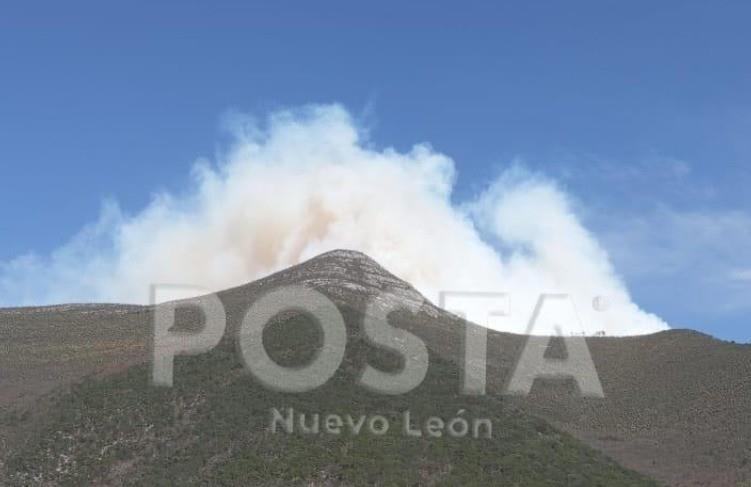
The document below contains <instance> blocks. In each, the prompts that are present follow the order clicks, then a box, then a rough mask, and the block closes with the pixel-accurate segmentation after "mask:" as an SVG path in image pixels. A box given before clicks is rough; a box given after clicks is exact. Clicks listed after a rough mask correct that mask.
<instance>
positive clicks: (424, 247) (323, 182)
mask: <svg viewBox="0 0 751 487" xmlns="http://www.w3.org/2000/svg"><path fill="white" fill-rule="evenodd" d="M234 125H235V130H234V133H235V136H236V138H235V142H234V144H233V145H232V146H231V147H230V148H229V150H228V151H227V152H226V154H225V155H223V156H222V157H221V159H222V160H220V161H217V163H216V164H215V165H210V164H208V163H200V164H197V165H196V167H195V168H194V171H193V175H194V181H195V183H194V185H193V187H192V188H191V189H190V191H188V192H186V194H183V195H179V196H173V195H169V194H160V195H158V196H157V197H155V198H154V200H153V201H152V202H151V204H150V205H149V206H148V207H147V208H146V209H144V210H143V211H141V212H140V213H138V214H136V215H132V216H126V215H123V214H122V213H121V212H120V210H119V209H118V208H117V205H116V204H114V203H108V204H106V205H105V206H104V209H103V211H102V215H101V217H100V220H99V221H98V222H96V223H94V224H92V225H90V226H89V227H87V228H85V229H83V230H82V231H81V232H80V233H79V235H77V236H76V237H75V238H74V239H73V240H72V241H71V242H70V243H69V244H67V245H66V246H64V247H63V248H61V249H59V250H58V251H56V252H55V253H53V254H52V255H50V256H48V257H39V256H34V255H29V256H24V257H21V258H18V259H15V260H13V261H11V262H7V263H0V291H1V292H2V294H0V300H2V302H3V304H6V305H21V304H23V305H27V304H43V303H59V302H82V301H109V302H134V303H144V302H147V301H148V299H149V289H150V284H151V283H184V284H190V285H197V286H202V287H205V288H208V289H212V290H220V289H224V288H227V287H231V286H235V285H239V284H242V283H245V282H247V281H250V280H253V279H256V278H259V277H262V276H264V275H266V274H268V273H271V272H273V271H276V270H279V269H282V268H284V267H287V266H289V265H292V264H295V263H298V262H301V261H303V260H305V259H308V258H310V257H314V256H315V255H317V254H319V253H322V252H325V251H328V250H332V249H336V248H347V249H354V250H360V251H362V252H364V253H366V254H368V255H370V256H371V257H373V258H374V259H375V260H377V261H378V262H379V263H381V264H382V265H383V266H385V267H386V268H387V269H389V270H390V271H392V272H393V273H394V274H396V275H397V276H399V277H401V278H403V279H405V280H407V281H408V282H410V283H412V284H413V285H415V287H417V288H418V289H419V290H420V291H422V292H423V293H424V294H425V295H426V296H427V297H428V298H429V299H431V300H433V301H434V302H435V301H436V299H437V294H438V292H439V291H440V290H452V291H502V292H506V293H508V295H509V297H508V303H507V304H508V310H507V311H509V312H510V316H509V317H508V318H504V319H503V320H502V321H500V322H499V323H498V324H496V325H495V326H496V327H499V328H504V329H507V330H509V331H517V332H520V331H524V330H525V329H526V327H527V322H528V321H529V318H530V316H531V314H532V310H533V309H534V307H535V303H536V302H537V300H538V298H539V296H540V294H541V293H566V294H568V295H570V296H571V297H572V302H573V303H574V304H575V307H576V311H577V313H578V315H579V317H580V318H581V322H582V324H583V327H584V331H586V332H589V333H594V332H597V331H604V332H606V333H607V334H609V335H622V334H639V333H648V332H653V331H657V330H660V329H665V328H666V325H665V323H663V322H662V321H661V320H660V319H659V318H657V317H655V316H653V315H651V314H648V313H645V312H644V311H642V310H640V309H639V308H638V307H637V306H636V305H635V304H634V303H633V302H632V301H631V299H630V297H629V294H628V291H627V290H626V288H625V287H624V285H623V284H622V282H621V280H620V279H619V278H618V276H617V275H616V274H615V272H614V270H613V268H612V266H611V264H610V262H609V259H608V256H607V254H606V252H605V251H604V250H603V249H602V248H601V247H600V246H599V245H598V243H597V242H596V240H595V239H594V238H593V236H592V235H591V234H590V233H589V232H588V231H587V230H586V229H585V228H584V227H583V226H582V225H581V223H580V222H579V220H578V219H577V217H576V215H574V213H572V210H571V206H570V204H569V201H568V198H567V196H566V195H565V194H564V193H563V192H562V191H561V190H560V189H559V188H557V187H556V185H555V184H554V183H553V182H551V181H549V180H545V179H543V178H540V177H538V176H534V175H530V174H528V173H525V172H524V171H523V170H520V169H518V168H517V169H511V170H509V171H507V172H506V173H505V174H503V175H501V176H500V177H499V179H498V180H497V181H495V182H494V183H493V184H492V185H490V186H489V187H488V188H487V189H486V191H484V192H483V194H480V195H477V196H476V198H474V199H473V200H472V201H466V202H464V203H463V204H461V205H459V206H457V205H455V204H452V202H451V192H452V188H453V185H454V180H455V166H454V163H453V161H452V160H451V159H450V158H449V157H447V156H445V155H443V154H440V153H438V152H436V151H435V150H433V149H432V148H431V147H430V146H428V145H417V146H415V147H413V148H412V149H411V150H410V151H409V152H407V153H401V152H398V151H396V150H393V149H383V150H381V149H376V148H373V147H371V145H370V144H369V143H368V140H367V136H366V134H365V133H363V131H362V130H360V129H359V128H358V126H357V124H356V123H355V122H354V121H353V119H352V117H351V116H350V115H349V114H348V113H347V111H346V110H344V109H343V108H341V107H340V106H337V105H326V106H308V107H305V108H302V109H299V110H293V111H283V112H277V113H274V114H273V115H271V116H270V117H269V118H268V120H267V121H266V122H265V123H264V124H262V125H258V124H255V123H251V122H250V121H249V119H241V118H238V120H236V123H235V124H234ZM489 242H490V243H489ZM593 300H594V301H593ZM593 302H594V306H593ZM598 304H599V305H598ZM537 331H539V330H537Z"/></svg>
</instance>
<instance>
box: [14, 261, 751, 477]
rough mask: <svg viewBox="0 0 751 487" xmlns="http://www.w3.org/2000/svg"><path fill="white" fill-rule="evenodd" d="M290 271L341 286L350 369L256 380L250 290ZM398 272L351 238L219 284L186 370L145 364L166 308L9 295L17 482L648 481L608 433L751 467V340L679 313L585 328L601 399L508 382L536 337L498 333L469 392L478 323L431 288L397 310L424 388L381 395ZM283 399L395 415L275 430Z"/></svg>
mask: <svg viewBox="0 0 751 487" xmlns="http://www.w3.org/2000/svg"><path fill="white" fill-rule="evenodd" d="M287 284H303V285H306V286H311V287H314V288H316V289H318V290H320V291H322V292H324V293H325V294H327V295H328V296H330V297H331V298H332V299H333V300H334V301H335V302H336V303H337V305H338V307H339V308H340V309H341V311H342V314H343V315H344V317H345V321H346V324H347V331H348V335H349V341H348V346H347V351H346V354H345V359H344V362H343V364H342V366H341V367H340V369H339V371H338V372H337V374H336V375H335V376H334V378H333V379H332V380H331V381H329V382H328V383H327V384H326V385H324V386H322V387H321V388H319V389H316V390H315V391H313V392H309V393H304V394H284V393H278V392H274V391H271V390H268V389H267V388H264V387H262V386H261V385H259V384H258V383H257V382H256V381H255V380H254V379H253V378H251V377H250V376H249V375H248V374H247V373H246V372H245V371H244V369H243V366H242V362H241V361H240V359H239V358H238V355H237V353H236V350H235V344H234V343H233V338H234V333H233V332H232V330H233V329H234V328H236V327H237V325H238V323H239V322H240V320H241V318H242V316H243V315H244V313H245V310H246V309H247V307H248V306H249V304H250V303H252V302H253V301H254V300H255V299H257V298H258V297H259V296H261V295H263V294H264V293H265V292H266V291H268V290H270V289H274V288H275V287H277V286H280V285H287ZM386 289H397V290H398V292H397V293H396V296H395V297H394V298H393V299H395V300H398V301H402V302H404V301H416V302H421V301H422V299H421V297H420V296H419V294H417V293H416V291H414V289H412V288H411V287H410V286H409V285H407V284H406V283H404V282H402V281H400V280H398V279H397V278H395V277H394V276H392V275H391V274H389V273H388V272H386V271H385V270H383V269H382V268H380V267H379V266H378V265H377V264H376V263H374V262H373V261H372V260H370V259H368V258H367V257H365V256H363V255H362V254H358V253H355V252H346V251H336V252H330V253H328V254H324V255H322V256H320V257H318V258H315V259H313V260H311V261H308V262H305V263H303V264H300V265H298V266H295V267H292V268H290V269H287V270H285V271H282V272H280V273H277V274H274V275H272V276H269V277H268V278H265V279H262V280H259V281H256V282H254V283H251V284H248V285H246V286H242V287H239V288H234V289H231V290H228V291H225V292H223V293H220V299H221V300H222V302H223V303H224V305H225V307H226V309H227V310H228V331H227V334H226V335H225V339H224V340H223V342H222V343H221V344H220V346H219V347H217V348H216V349H215V350H214V351H212V352H210V353H207V354H204V355H199V356H195V357H180V358H178V359H177V360H176V364H175V386H174V387H173V388H172V389H163V388H155V387H153V386H151V385H150V384H149V373H150V368H149V366H148V342H149V337H150V333H151V322H152V319H153V310H152V309H151V308H148V307H122V306H70V307H62V308H61V307H57V308H36V309H18V310H3V311H0V340H1V343H2V344H3V345H2V346H3V349H2V353H1V354H0V370H2V371H3V373H1V374H0V408H2V411H0V413H2V422H0V441H2V444H1V446H2V453H3V454H2V456H1V457H0V461H2V462H3V465H2V470H3V472H2V475H3V479H4V483H5V484H11V485H14V484H15V485H29V484H42V485H57V484H69V485H81V484H95V485H129V484H140V485H160V484H161V485H176V484H179V485H182V484H187V485H191V484H208V485H221V484H225V485H288V484H290V483H297V484H306V485H308V484H313V485H339V484H345V485H352V484H363V483H366V484H372V483H381V484H386V485H389V484H403V485H419V484H427V485H430V484H438V483H444V484H448V485H457V484H476V485H650V484H651V482H650V481H649V480H646V478H644V477H641V476H640V475H639V474H636V473H633V472H629V471H628V470H625V469H624V468H623V467H621V466H619V465H618V464H616V463H615V462H613V461H612V460H610V459H609V458H608V456H605V455H603V454H602V453H598V452H596V450H595V449H593V448H592V447H594V448H596V449H600V450H601V451H604V452H605V453H607V454H608V455H609V456H610V457H612V458H614V459H615V460H616V461H618V462H619V463H620V464H621V465H623V466H625V467H627V468H631V469H635V470H638V471H641V472H642V473H643V474H647V475H648V476H650V477H652V478H655V479H658V480H661V481H664V482H667V483H670V484H673V485H736V484H738V483H739V482H741V481H743V480H744V479H745V478H747V477H748V475H749V472H750V471H751V470H749V469H750V468H751V465H749V464H748V459H749V452H750V451H751V443H750V442H749V437H750V435H749V433H751V429H750V428H749V421H748V420H747V419H746V416H747V413H748V411H749V406H751V404H750V403H749V392H751V391H749V389H750V388H751V384H749V379H748V377H749V373H751V370H750V367H751V350H749V349H748V348H746V347H742V346H736V345H731V344H726V343H722V342H718V341H715V340H712V339H711V338H709V337H706V336H703V335H699V334H695V333H691V332H681V331H672V332H667V333H661V334H656V335H651V336H644V337H635V338H593V339H589V340H588V343H589V345H590V348H591V350H592V355H593V359H594V360H595V364H596V367H597V370H598V372H599V374H600V379H601V381H602V385H603V388H604V391H605V399H583V398H581V397H579V396H578V394H577V393H576V391H575V389H574V388H573V387H572V385H571V384H567V383H540V382H538V383H536V385H535V388H534V389H533V394H532V395H531V396H530V397H529V398H526V399H510V398H508V397H507V396H503V395H501V394H500V392H501V390H502V389H503V385H504V384H505V383H506V380H507V379H508V375H509V373H510V371H511V370H512V369H513V364H514V363H515V360H516V358H517V357H518V355H519V353H520V350H521V348H522V346H523V345H524V343H525V340H526V338H525V337H522V336H518V335H511V334H505V333H491V334H490V336H489V341H488V350H489V352H488V359H489V366H488V389H489V390H488V392H489V394H488V395H486V396H482V397H468V396H461V395H458V394H457V391H458V390H459V376H460V373H461V370H460V368H459V366H458V365H457V364H460V363H461V362H460V361H459V360H458V357H460V356H461V350H460V348H461V344H462V340H463V335H464V327H465V326H473V325H468V324H466V323H465V322H463V321H462V320H459V319H458V318H456V317H454V316H452V315H450V314H448V313H445V312H443V311H441V310H439V309H437V308H435V307H433V306H432V305H430V304H429V303H426V304H424V305H423V306H422V308H421V310H420V312H418V313H416V314H414V315H413V314H410V313H394V314H393V315H392V323H393V324H395V325H396V326H399V327H402V328H404V329H407V330H409V331H411V332H413V333H414V334H416V335H418V336H420V337H421V338H422V339H423V340H424V341H425V342H426V344H427V345H428V348H429V350H430V368H429V372H428V376H427V378H426V380H425V381H424V382H423V384H422V385H420V386H419V387H418V388H416V389H415V390H413V391H412V392H410V393H409V394H406V395H402V396H382V395H376V394H373V393H369V392H367V391H365V390H364V389H362V388H361V387H359V386H357V385H356V383H355V382H356V379H357V377H358V375H359V374H360V371H361V370H362V367H363V365H364V363H365V362H368V363H370V364H373V365H377V366H379V368H382V369H384V370H388V369H390V368H392V369H396V368H398V367H399V361H398V359H397V358H396V356H393V355H391V354H390V353H389V352H387V351H384V350H382V349H378V348H375V347H373V346H371V345H369V344H368V343H367V342H366V340H365V339H364V337H363V336H362V315H363V309H364V306H365V304H366V303H367V302H368V300H369V299H370V298H371V297H372V296H374V295H375V294H377V293H378V292H379V291H382V290H386ZM199 322H200V318H199V316H198V314H196V313H190V312H186V313H182V314H181V313H178V326H185V327H188V328H190V327H195V326H198V324H199ZM319 339H320V337H319V336H318V335H317V332H316V331H315V329H314V328H313V327H312V326H311V325H310V323H308V322H307V320H306V319H305V318H304V317H302V316H299V315H291V316H285V317H281V318H280V319H278V320H277V321H276V322H275V324H274V325H272V326H270V327H269V329H268V330H267V333H266V335H265V343H266V346H267V348H268V349H269V353H270V354H271V355H272V357H274V358H275V359H276V360H277V361H278V362H280V363H285V364H287V365H300V364H303V363H305V362H306V361H307V360H309V359H310V358H311V357H312V356H313V354H314V353H315V351H316V348H317V347H318V346H319ZM84 378H85V379H84ZM82 379H84V380H83V381H82ZM272 408H277V409H278V410H280V411H281V412H283V413H285V412H286V411H287V408H292V409H293V410H294V411H295V412H297V413H307V414H308V417H309V419H310V414H313V413H319V414H321V415H322V416H323V415H326V414H329V413H333V414H338V415H341V416H342V417H344V416H345V415H350V416H352V417H353V418H354V419H357V418H359V417H360V415H365V416H366V417H370V416H372V415H382V416H384V417H386V418H387V419H388V420H389V424H390V430H389V432H387V433H386V434H384V435H382V436H379V435H374V434H370V433H368V432H367V431H365V432H361V433H360V434H357V435H355V434H351V433H350V434H348V433H346V432H343V433H342V434H339V435H332V434H325V433H320V434H317V435H308V434H304V433H301V432H300V431H295V432H294V433H292V434H287V433H284V432H280V431H277V433H271V432H270V431H269V423H270V418H271V410H272ZM405 411H410V413H411V415H412V418H413V421H415V422H418V421H423V420H425V419H426V418H427V417H429V416H440V417H442V418H444V419H447V420H448V419H451V418H454V417H466V418H467V419H468V420H469V421H470V422H471V421H472V419H473V418H489V419H491V420H492V424H493V433H492V438H484V437H480V438H472V437H464V438H451V437H446V436H443V437H441V438H429V439H428V438H427V437H426V436H425V435H423V437H420V438H415V437H409V436H404V435H403V434H402V429H403V422H404V417H403V414H404V412H405ZM538 418H544V420H543V419H538ZM551 424H553V426H551ZM470 436H471V435H470Z"/></svg>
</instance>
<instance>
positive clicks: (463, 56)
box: [0, 1, 751, 341]
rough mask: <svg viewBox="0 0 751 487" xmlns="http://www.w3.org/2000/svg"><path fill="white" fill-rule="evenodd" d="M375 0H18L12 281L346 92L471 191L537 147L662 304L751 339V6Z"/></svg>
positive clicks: (5, 98) (3, 77)
mask: <svg viewBox="0 0 751 487" xmlns="http://www.w3.org/2000/svg"><path fill="white" fill-rule="evenodd" d="M217 4H221V5H217ZM362 5H363V4H361V3H360V4H356V3H355V2H307V3H304V2H299V3H296V4H295V3H292V2H266V4H260V3H254V2H200V3H199V2H184V1H183V2H171V3H170V2H158V3H157V2H125V3H122V4H119V5H113V4H111V3H110V4H105V3H103V2H49V3H44V2H33V1H30V2H5V3H4V4H3V9H2V10H3V12H2V15H0V63H1V64H0V149H2V152H1V153H0V168H2V173H0V174H1V175H2V178H0V234H1V235H2V238H0V280H1V279H2V277H3V276H2V273H1V270H2V266H3V265H7V264H2V263H8V262H11V261H13V260H14V259H17V258H18V257H19V256H22V255H25V254H28V253H31V252H33V253H36V254H39V255H47V254H49V253H50V252H53V251H54V250H55V249H57V248H59V247H60V246H62V245H64V244H65V243H66V242H68V241H69V240H70V238H71V237H72V236H74V235H75V234H77V233H78V232H79V230H80V229H81V228H82V227H83V226H84V225H86V224H87V223H90V222H92V221H95V220H96V219H97V217H98V215H99V212H100V208H101V206H102V202H103V201H104V200H106V199H108V198H112V199H116V200H117V201H118V202H119V205H120V207H121V208H122V210H123V211H124V212H126V213H136V212H138V211H140V210H141V209H142V208H144V207H145V206H146V205H147V204H148V203H149V201H150V200H151V198H152V195H153V194H154V192H155V191H158V190H162V189H166V190H169V191H174V192H180V191H181V188H182V187H183V186H184V185H186V184H187V182H188V180H189V174H190V168H191V166H192V165H193V163H194V162H195V160H196V159H198V158H201V157H207V158H214V157H215V156H216V153H217V150H219V149H220V148H221V147H223V145H222V144H224V143H225V142H226V141H227V134H226V132H225V131H224V130H223V125H225V124H224V123H223V121H226V120H227V119H228V118H231V116H228V114H231V113H235V112H241V113H253V114H257V115H258V116H260V117H263V116H264V115H265V114H266V113H268V112H269V111H274V110H277V109H279V108H286V107H296V106H300V105H303V104H307V103H329V102H338V103H341V104H342V105H343V106H345V107H347V108H348V109H349V111H350V112H351V113H352V114H354V115H355V116H356V117H357V118H358V122H359V123H361V124H363V125H364V126H367V127H369V128H370V141H369V143H371V144H373V145H375V146H377V147H380V148H383V147H387V146H394V147H395V148H396V149H397V150H400V151H405V150H408V149H409V148H410V147H412V146H413V145H414V144H416V143H421V142H426V143H429V144H430V145H431V146H432V147H433V148H434V149H435V150H436V151H439V152H440V153H442V154H445V155H447V156H449V157H451V158H452V159H453V161H454V162H455V164H456V169H457V174H458V179H457V181H456V186H455V190H454V194H453V196H452V197H453V198H455V199H456V200H457V201H461V200H463V199H465V198H467V197H468V195H473V194H475V193H477V192H478V191H481V190H482V189H483V188H485V187H486V186H487V185H488V184H489V182H490V181H492V180H493V179H494V178H496V177H497V176H498V175H499V174H500V173H502V172H503V171H504V170H505V169H506V168H508V167H509V166H510V165H511V164H512V163H514V162H515V161H516V163H517V164H520V165H522V166H524V167H526V168H527V169H528V170H530V171H533V172H538V173H540V174H543V175H545V176H547V177H548V178H551V179H553V180H555V181H557V183H558V184H559V185H560V187H561V188H563V189H564V190H565V191H566V192H567V193H568V194H569V195H570V196H571V197H572V198H573V201H574V207H575V211H576V213H577V215H578V216H579V218H580V219H581V221H582V222H583V224H584V225H585V226H586V227H587V228H588V229H589V230H590V231H591V232H592V233H593V234H594V235H595V236H596V237H597V239H598V240H599V242H600V244H601V245H602V246H603V247H604V249H605V250H607V251H608V253H609V254H610V257H611V259H612V262H613V265H614V267H615V269H616V271H617V272H618V273H619V274H620V275H621V276H623V278H624V279H625V281H626V283H627V284H628V287H629V289H630V291H631V294H632V296H633V298H634V301H635V302H637V303H638V304H639V305H640V306H641V307H642V308H644V309H645V310H647V311H650V312H654V313H656V314H657V315H659V316H660V317H662V318H663V319H665V320H666V321H667V322H668V323H670V324H671V325H672V326H681V327H691V328H697V329H700V330H703V331H706V332H709V333H712V334H714V335H718V336H720V337H724V338H727V339H737V340H743V341H746V340H749V339H751V329H750V328H749V327H747V326H746V325H747V323H749V319H748V318H749V316H751V191H749V189H750V188H751V137H749V134H750V133H751V89H750V88H749V87H751V63H750V62H749V60H748V59H749V56H748V50H749V46H751V31H750V30H749V29H748V23H749V19H750V18H751V4H749V3H748V2H722V3H712V2H689V1H681V2H607V1H597V2H555V3H554V2H483V3H477V4H473V3H471V2H461V3H460V2H456V3H455V4H453V5H449V4H447V3H446V2H386V1H382V2H369V3H368V4H367V7H363V6H362Z"/></svg>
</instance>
